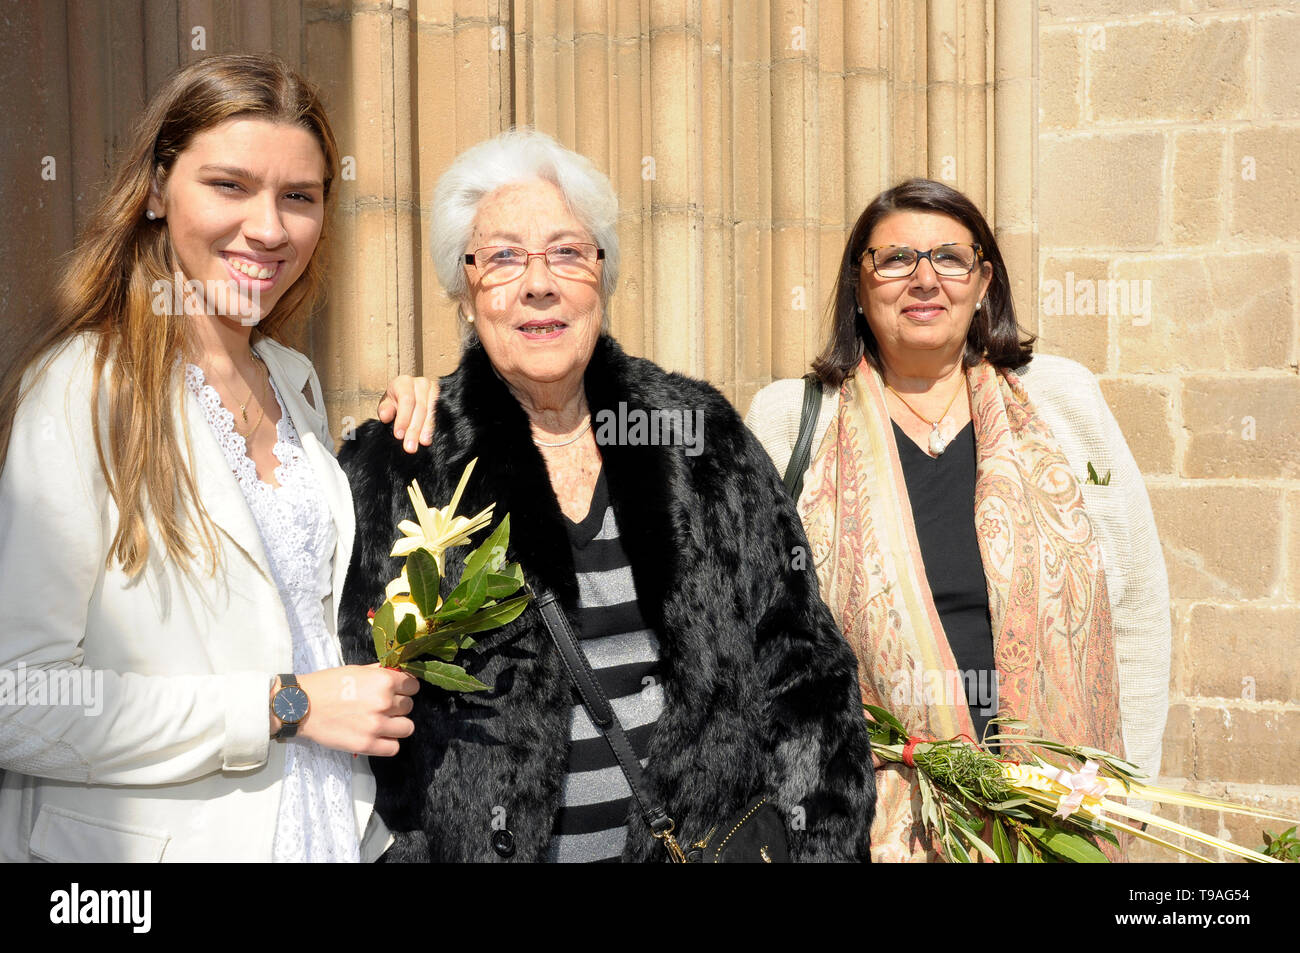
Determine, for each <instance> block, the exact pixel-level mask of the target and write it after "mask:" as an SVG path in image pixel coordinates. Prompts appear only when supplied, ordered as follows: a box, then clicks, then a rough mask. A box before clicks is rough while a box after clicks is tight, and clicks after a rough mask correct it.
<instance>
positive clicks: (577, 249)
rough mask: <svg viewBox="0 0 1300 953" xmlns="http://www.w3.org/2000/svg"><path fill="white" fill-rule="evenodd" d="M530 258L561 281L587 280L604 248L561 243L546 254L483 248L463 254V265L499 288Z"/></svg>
mask: <svg viewBox="0 0 1300 953" xmlns="http://www.w3.org/2000/svg"><path fill="white" fill-rule="evenodd" d="M534 257H536V258H540V259H542V261H544V262H546V267H547V268H548V269H550V272H551V274H553V275H558V276H559V277H561V278H579V279H581V278H591V277H594V276H595V274H596V269H597V265H596V262H598V261H603V260H604V258H605V249H603V248H598V247H597V246H595V245H593V244H591V243H590V242H562V243H561V244H559V245H552V246H551V247H550V248H548V249H546V251H529V250H528V249H527V248H520V247H518V246H516V245H487V246H485V247H483V248H480V249H478V250H476V251H473V252H466V254H465V264H467V265H473V266H474V267H475V268H477V269H478V272H479V276H480V278H481V279H482V281H483V283H484V284H488V285H503V284H506V283H508V282H511V281H514V280H515V279H516V278H518V277H519V276H520V275H522V274H523V273H524V272H525V271H527V270H528V263H529V262H530V261H531V260H532V259H533V258H534Z"/></svg>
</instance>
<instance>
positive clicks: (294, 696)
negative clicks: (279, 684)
mask: <svg viewBox="0 0 1300 953" xmlns="http://www.w3.org/2000/svg"><path fill="white" fill-rule="evenodd" d="M307 705H308V703H307V693H306V692H304V691H303V690H302V689H301V688H298V687H297V686H292V685H286V686H285V687H284V688H281V689H280V690H279V691H278V692H276V693H275V705H274V706H273V707H274V710H275V717H276V718H279V719H280V720H281V721H282V722H284V723H285V724H286V725H296V724H298V722H300V721H302V720H303V719H304V718H306V717H307Z"/></svg>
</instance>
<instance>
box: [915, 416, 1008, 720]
mask: <svg viewBox="0 0 1300 953" xmlns="http://www.w3.org/2000/svg"><path fill="white" fill-rule="evenodd" d="M894 440H895V441H896V442H897V444H898V455H899V459H900V460H901V461H902V465H903V479H904V481H905V482H906V483H907V495H908V497H909V499H910V500H911V501H912V519H913V521H914V522H915V523H916V538H917V542H918V543H920V546H921V559H922V561H923V562H924V563H925V576H926V580H927V581H928V582H929V584H930V592H931V594H932V595H933V596H934V607H935V608H936V609H937V610H938V612H939V621H940V622H942V623H943V630H944V632H945V633H946V634H947V636H948V644H949V645H950V646H951V647H952V655H953V658H954V659H955V660H956V662H957V669H958V673H957V679H959V680H955V679H954V677H953V676H952V675H949V674H948V673H941V675H940V676H930V678H931V679H936V678H938V679H941V680H942V687H941V689H939V690H942V691H944V692H945V694H944V695H943V699H944V700H945V701H947V702H952V701H953V700H954V699H953V695H952V694H947V693H948V692H950V691H951V690H950V689H949V688H948V687H947V686H948V685H954V686H958V687H959V691H960V692H962V693H964V694H965V696H966V701H967V704H968V705H969V706H970V713H971V719H972V720H973V721H974V722H975V740H976V741H978V740H979V739H980V737H981V736H982V735H983V733H984V727H985V725H987V724H988V720H989V719H990V718H992V717H993V716H994V715H995V714H996V713H997V681H996V675H995V673H996V671H997V668H996V665H995V663H994V660H993V624H992V622H991V621H990V620H989V597H988V588H987V585H986V583H985V580H984V561H983V559H982V558H981V557H980V550H979V541H978V539H977V537H976V535H975V427H974V424H973V423H968V424H966V426H965V427H963V428H962V429H961V431H960V432H959V433H958V434H957V436H955V437H954V438H953V439H952V442H951V443H950V444H949V445H948V447H947V449H946V450H944V452H943V453H941V454H940V455H939V456H938V457H931V456H930V455H929V454H927V453H926V452H925V451H924V450H922V449H921V448H920V447H918V446H917V445H916V444H915V443H913V442H912V438H911V437H909V436H908V435H907V434H905V433H904V432H903V430H902V428H900V427H899V426H898V424H894ZM911 687H912V688H913V690H915V689H917V688H919V689H921V690H931V691H933V690H935V689H933V688H932V687H931V686H930V685H928V684H926V682H924V681H923V682H922V683H921V684H920V685H919V686H918V685H915V684H913V685H912V686H911ZM954 694H956V693H954ZM932 697H933V696H932Z"/></svg>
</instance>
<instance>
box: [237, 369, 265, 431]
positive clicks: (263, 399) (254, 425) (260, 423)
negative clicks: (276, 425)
mask: <svg viewBox="0 0 1300 953" xmlns="http://www.w3.org/2000/svg"><path fill="white" fill-rule="evenodd" d="M270 382H271V375H270V374H267V375H266V380H265V381H264V382H263V383H262V400H261V404H262V412H261V413H260V414H258V415H257V423H255V424H253V426H252V429H250V430H249V431H248V433H246V434H240V436H242V437H243V438H244V446H248V442H249V440H251V439H252V437H253V434H255V433H257V428H258V427H260V426H262V421H263V419H265V417H266V385H267V384H269V383H270ZM249 396H250V397H251V396H252V393H251V392H250V393H249ZM245 422H247V419H245ZM235 433H239V431H238V430H236V431H235Z"/></svg>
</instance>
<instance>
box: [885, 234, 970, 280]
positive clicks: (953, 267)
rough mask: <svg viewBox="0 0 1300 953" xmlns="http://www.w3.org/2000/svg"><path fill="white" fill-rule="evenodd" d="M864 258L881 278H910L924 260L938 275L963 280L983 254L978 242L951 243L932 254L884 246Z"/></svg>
mask: <svg viewBox="0 0 1300 953" xmlns="http://www.w3.org/2000/svg"><path fill="white" fill-rule="evenodd" d="M862 257H863V259H864V260H865V259H867V258H870V259H871V267H872V268H873V269H874V270H875V272H876V274H878V275H879V276H880V277H881V278H907V277H909V276H911V275H912V273H913V272H915V271H916V269H917V268H918V267H919V266H920V264H921V259H922V258H928V259H930V267H931V268H933V269H934V273H935V274H936V275H943V276H944V277H945V278H960V277H962V276H963V275H969V274H970V273H971V272H972V271H974V270H975V266H976V265H978V264H979V262H980V258H981V257H983V253H982V251H981V249H980V246H979V245H978V244H976V243H974V242H948V243H946V244H943V245H935V246H934V247H933V248H931V249H930V250H929V251H917V250H916V249H915V248H909V247H908V246H907V245H883V246H881V247H879V248H868V249H867V250H866V251H865V252H864V253H863V256H862Z"/></svg>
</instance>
